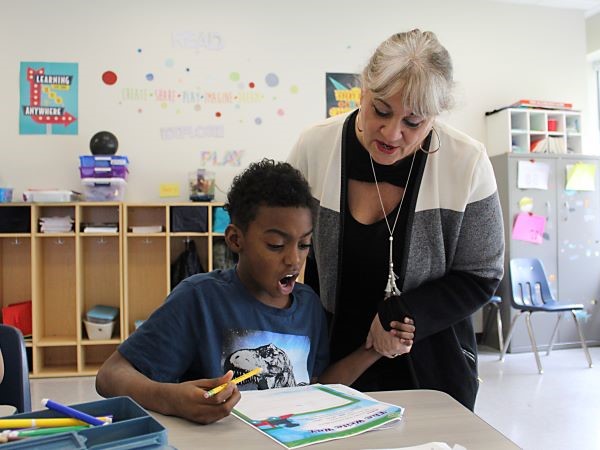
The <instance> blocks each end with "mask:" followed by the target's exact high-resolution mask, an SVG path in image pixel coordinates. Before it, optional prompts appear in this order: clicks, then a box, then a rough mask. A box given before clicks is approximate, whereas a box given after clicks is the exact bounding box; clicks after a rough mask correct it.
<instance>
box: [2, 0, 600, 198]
mask: <svg viewBox="0 0 600 450" xmlns="http://www.w3.org/2000/svg"><path fill="white" fill-rule="evenodd" d="M352 5H353V3H352V2H347V1H344V2H342V1H339V0H332V1H327V2H324V1H317V0H304V1H302V2H293V3H292V2H277V3H275V2H271V1H268V0H255V1H253V2H245V1H228V2H209V1H206V0H171V1H169V2H164V1H157V0H146V1H141V0H129V1H127V2H123V1H118V0H103V1H102V2H85V1H75V0H54V1H52V2H42V1H33V0H22V1H13V2H11V5H10V8H9V7H6V8H3V12H2V16H1V18H0V42H3V52H2V58H3V63H2V70H1V71H0V85H2V86H3V87H4V96H3V101H2V102H1V103H0V123H1V124H2V125H1V127H2V130H3V131H4V139H3V143H2V150H1V152H2V162H1V164H0V186H11V187H14V188H15V191H16V195H17V196H18V195H20V193H21V192H22V191H23V190H24V189H27V188H51V187H56V188H68V189H74V190H79V189H80V187H81V183H80V180H79V172H78V162H79V160H78V156H79V155H81V154H89V141H90V138H91V137H92V135H93V134H94V133H96V132H97V131H100V130H109V131H111V132H113V133H114V134H115V135H116V136H117V137H118V139H119V142H120V146H119V151H118V154H121V155H127V156H128V157H129V159H130V161H131V165H130V172H131V173H130V177H129V183H128V187H127V193H126V196H125V199H126V200H127V201H130V202H142V201H143V202H154V201H164V200H166V201H183V200H185V199H186V198H187V193H188V192H187V176H188V172H190V171H193V170H195V169H196V168H199V167H202V166H204V167H206V168H207V169H209V170H213V171H215V172H216V173H217V185H218V187H219V188H221V189H222V190H223V191H225V190H227V188H228V187H229V184H230V182H231V179H232V177H233V176H234V175H235V174H236V173H238V172H239V171H240V170H241V169H242V168H243V167H245V166H246V165H247V164H248V163H249V162H251V161H254V160H257V159H260V158H261V157H264V156H267V157H272V158H276V159H285V158H286V156H287V154H288V152H289V150H290V148H291V147H292V145H293V143H294V141H295V140H296V138H297V136H298V134H299V132H300V131H301V130H302V129H303V128H304V127H306V126H308V125H309V124H311V123H313V122H315V121H317V120H320V119H322V118H324V117H325V109H326V105H325V73H326V72H359V71H360V70H361V69H362V67H363V65H364V64H365V63H366V61H367V59H368V57H369V55H370V54H371V52H372V51H373V50H374V48H375V47H376V46H377V44H378V43H379V42H380V41H382V40H383V39H385V38H386V37H388V36H389V35H390V34H392V33H394V32H397V31H403V30H408V29H411V28H415V27H419V28H422V29H426V30H432V31H435V32H436V33H437V35H438V37H439V38H440V40H441V41H442V43H444V45H445V46H446V47H447V48H448V50H449V51H450V53H451V54H452V56H453V59H454V64H455V78H456V81H457V100H458V101H457V105H456V108H455V109H454V110H453V111H452V112H451V113H450V114H447V115H445V117H443V119H444V120H446V121H448V122H450V123H451V124H453V125H455V126H457V127H459V128H461V129H462V130H464V131H466V132H467V133H469V134H471V135H472V136H473V137H475V138H476V139H479V140H482V141H485V120H484V112H485V111H489V110H493V109H496V108H499V107H502V106H506V105H508V104H510V103H512V102H514V101H516V100H518V99H521V98H532V99H545V100H555V101H568V102H572V103H573V104H574V107H575V108H577V109H581V110H583V112H584V114H585V113H586V110H587V109H588V106H587V103H588V94H587V88H588V85H587V78H586V77H587V74H588V73H587V72H586V59H585V57H586V32H585V18H584V16H583V13H582V12H581V11H577V10H566V9H556V8H543V7H538V6H523V5H511V4H505V3H494V2H488V1H478V0H453V1H452V2H448V1H446V0H421V1H420V2H414V1H404V0H397V1H393V2H391V1H386V0H371V1H369V2H367V3H365V2H356V3H355V5H356V6H354V7H352ZM25 61H33V62H71V63H78V71H79V73H78V75H79V92H78V95H79V103H78V117H77V125H78V134H77V135H72V136H71V135H20V134H19V123H18V114H19V107H20V102H19V69H20V64H21V62H25ZM108 70H110V71H113V72H114V73H115V74H116V75H117V76H118V81H117V82H116V83H115V84H113V85H108V84H106V83H104V82H103V80H102V74H103V73H104V72H105V71H108ZM250 83H254V87H250ZM218 114H220V117H217V115H218ZM583 125H584V135H585V139H584V143H585V142H593V140H591V139H589V138H588V134H586V130H587V129H591V128H590V127H589V126H588V124H587V123H586V122H585V121H584V124H583ZM190 130H195V131H194V132H195V133H196V134H195V135H190ZM198 130H199V131H198ZM599 150H600V149H599V148H598V146H597V145H594V146H592V145H585V152H586V153H599ZM161 183H174V184H176V185H177V186H179V188H180V195H179V196H177V197H170V198H160V196H159V185H160V184H161ZM223 198H224V196H223V194H222V193H220V192H217V200H222V199H223Z"/></svg>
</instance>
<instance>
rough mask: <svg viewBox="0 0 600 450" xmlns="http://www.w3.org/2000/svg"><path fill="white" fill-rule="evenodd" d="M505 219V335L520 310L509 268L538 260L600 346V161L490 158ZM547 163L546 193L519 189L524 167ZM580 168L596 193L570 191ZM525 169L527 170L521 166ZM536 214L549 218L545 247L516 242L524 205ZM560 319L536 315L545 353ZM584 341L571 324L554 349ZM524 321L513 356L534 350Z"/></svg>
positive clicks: (564, 324)
mask: <svg viewBox="0 0 600 450" xmlns="http://www.w3.org/2000/svg"><path fill="white" fill-rule="evenodd" d="M491 161H492V165H493V167H494V172H495V175H496V181H497V184H498V192H499V195H500V201H501V204H502V212H503V216H504V228H505V237H506V253H505V271H506V272H505V277H504V280H502V283H501V285H500V288H499V290H498V295H501V296H502V298H503V299H504V301H503V307H502V315H503V319H504V320H503V323H504V327H505V329H504V333H505V335H506V333H508V328H509V326H510V322H511V320H512V318H513V317H514V314H515V311H514V310H512V308H511V307H510V283H509V274H508V263H509V261H510V259H511V258H518V257H537V258H539V259H541V260H542V262H543V264H544V267H545V269H546V273H547V275H548V278H549V281H550V286H551V289H552V291H553V294H554V295H555V296H556V297H557V298H558V300H559V301H561V302H565V303H566V302H569V303H582V304H583V305H584V306H585V317H581V319H582V324H583V332H584V336H585V338H586V341H587V342H588V344H590V345H597V344H600V311H599V308H600V306H599V304H598V300H599V299H600V183H599V175H600V159H599V158H598V157H595V156H588V155H581V154H576V155H571V154H561V155H553V154H525V155H523V154H517V153H505V154H501V155H497V156H493V157H491ZM520 162H522V163H523V162H525V163H530V164H543V165H545V169H547V170H548V177H547V188H545V189H544V188H535V189H532V188H527V189H521V188H519V183H518V177H519V163H520ZM578 163H583V164H585V165H586V168H587V169H588V170H587V171H586V175H587V176H588V177H593V179H594V181H593V190H567V189H566V187H567V173H568V171H569V170H570V169H571V168H572V167H573V166H574V165H575V164H578ZM521 167H523V166H521ZM524 204H529V205H531V213H533V214H536V215H541V216H544V217H545V219H546V220H545V229H544V234H543V239H542V242H541V243H539V244H537V243H532V242H528V241H523V240H518V239H515V238H513V226H514V221H515V218H516V217H517V215H518V214H519V213H521V212H523V205H524ZM555 320H556V316H555V315H552V314H544V313H537V314H534V315H533V316H532V322H533V327H534V330H535V334H536V340H537V343H538V345H539V347H540V348H544V347H545V346H547V344H548V342H549V339H550V335H551V333H552V329H553V326H554V322H555ZM578 341H579V337H578V335H577V330H576V328H575V325H574V323H573V321H572V320H563V321H562V322H561V325H560V328H559V331H558V338H557V340H556V344H555V346H556V347H557V348H560V347H571V346H577V345H578ZM530 350H531V346H530V343H529V336H528V334H527V329H526V325H525V321H524V320H520V321H519V323H517V327H516V329H515V332H514V335H513V339H512V341H511V345H510V348H509V351H510V352H520V351H530Z"/></svg>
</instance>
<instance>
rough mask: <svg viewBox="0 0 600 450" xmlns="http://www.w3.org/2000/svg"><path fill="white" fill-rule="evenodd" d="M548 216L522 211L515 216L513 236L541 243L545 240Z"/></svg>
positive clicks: (520, 239) (521, 239)
mask: <svg viewBox="0 0 600 450" xmlns="http://www.w3.org/2000/svg"><path fill="white" fill-rule="evenodd" d="M545 227H546V218H545V217H544V216H538V215H536V214H531V213H526V212H522V213H519V214H517V217H515V223H514V225H513V229H512V238H513V239H517V240H519V241H526V242H531V243H533V244H541V243H542V242H543V240H544V229H545Z"/></svg>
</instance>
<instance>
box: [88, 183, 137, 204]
mask: <svg viewBox="0 0 600 450" xmlns="http://www.w3.org/2000/svg"><path fill="white" fill-rule="evenodd" d="M81 183H82V184H83V195H84V197H85V199H86V200H87V201H91V202H103V201H123V198H124V197H125V188H126V187H127V181H125V180H124V179H123V178H82V179H81Z"/></svg>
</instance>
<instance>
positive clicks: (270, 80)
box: [265, 73, 279, 87]
mask: <svg viewBox="0 0 600 450" xmlns="http://www.w3.org/2000/svg"><path fill="white" fill-rule="evenodd" d="M265 83H267V86H269V87H275V86H277V85H278V84H279V77H278V76H277V75H275V74H274V73H268V74H267V76H266V77H265Z"/></svg>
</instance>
